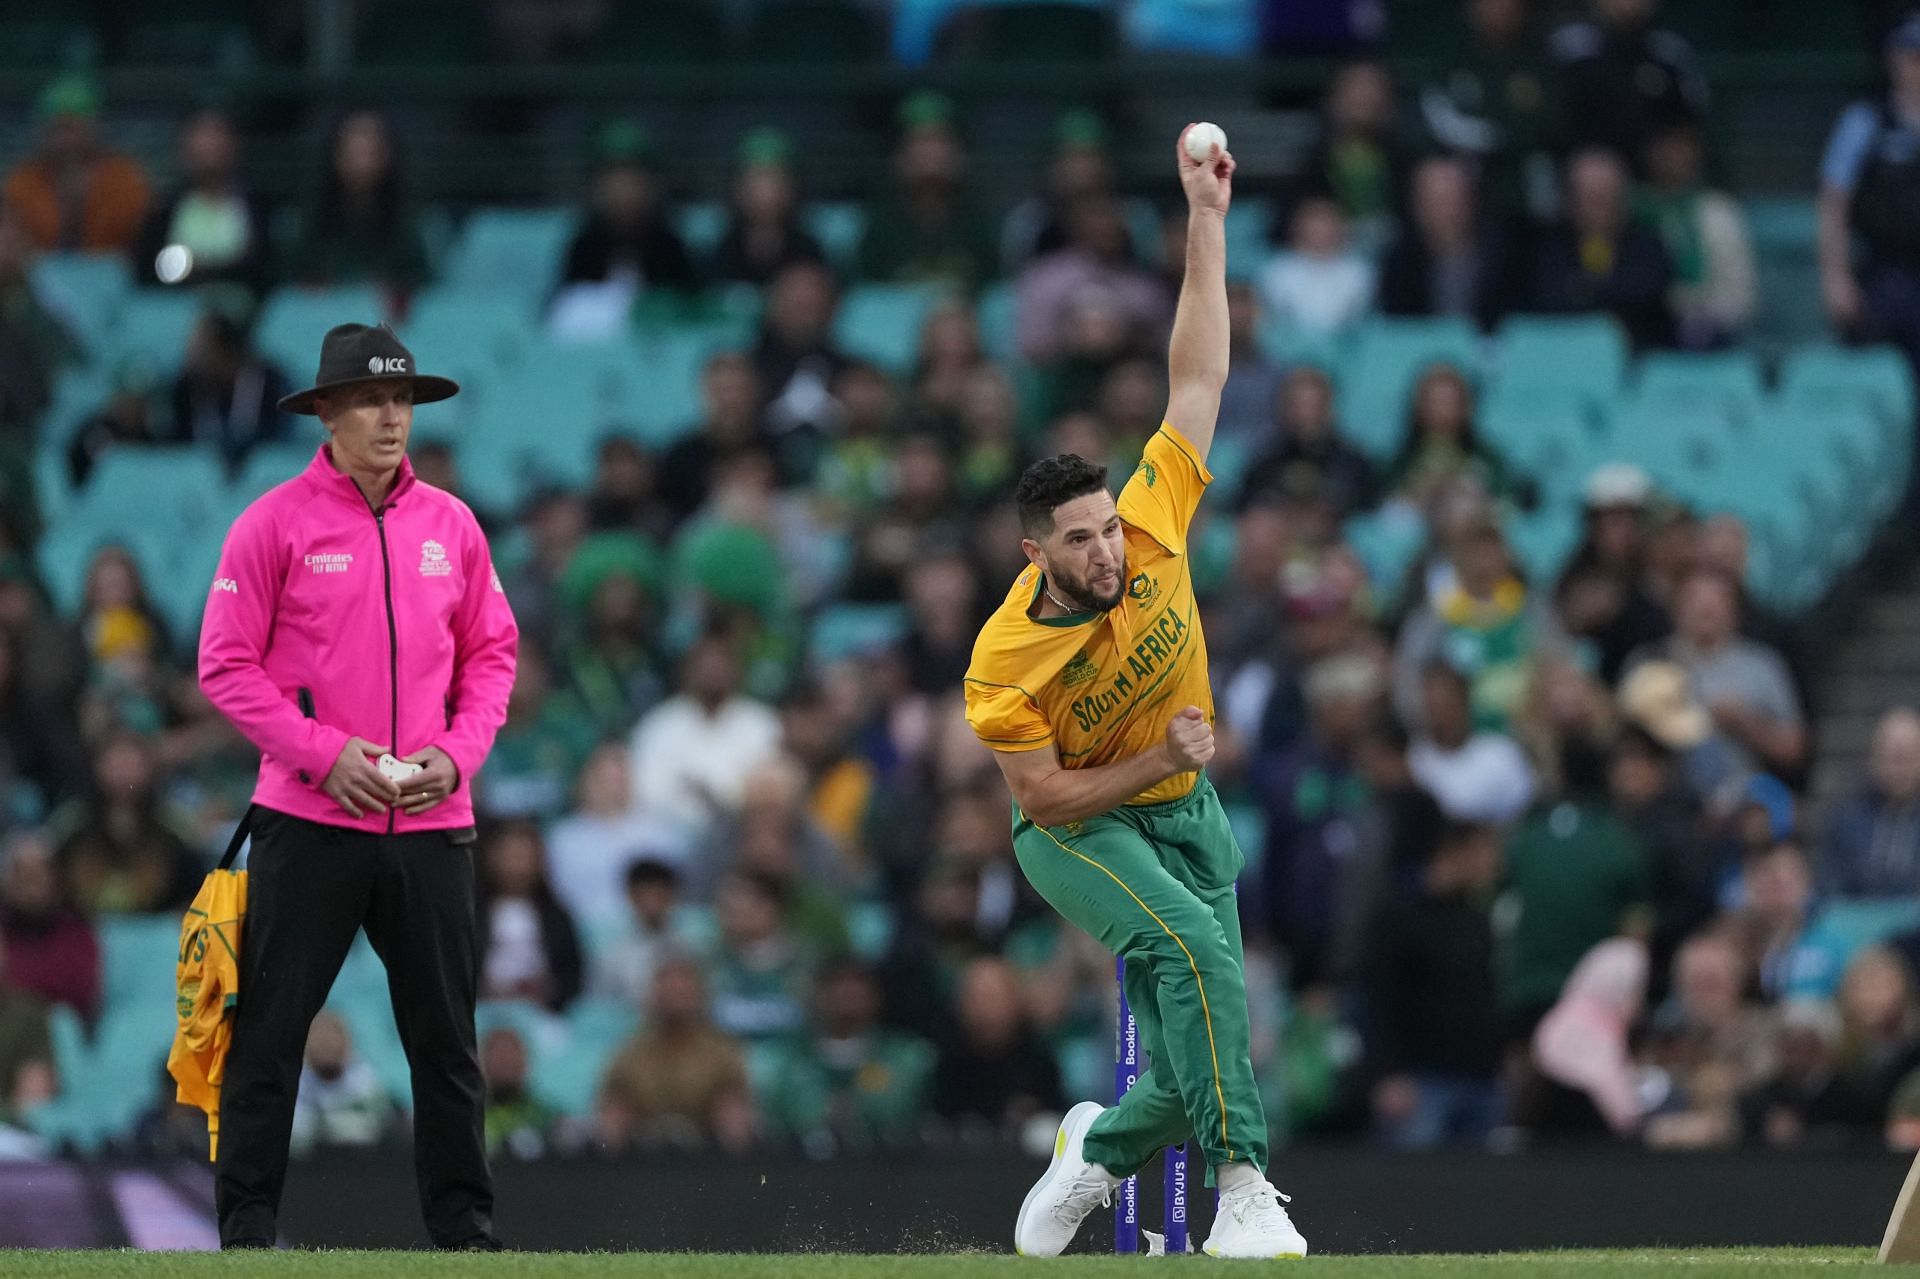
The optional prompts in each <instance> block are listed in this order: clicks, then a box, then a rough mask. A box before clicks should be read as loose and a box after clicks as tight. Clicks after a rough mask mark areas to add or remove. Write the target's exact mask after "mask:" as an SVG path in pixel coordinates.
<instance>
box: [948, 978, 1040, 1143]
mask: <svg viewBox="0 0 1920 1279" xmlns="http://www.w3.org/2000/svg"><path fill="white" fill-rule="evenodd" d="M952 1016H953V1027H952V1030H951V1032H950V1033H949V1034H948V1035H947V1036H946V1037H945V1039H944V1041H943V1042H942V1043H941V1045H940V1057H939V1061H938V1063H937V1064H936V1065H935V1066H934V1070H933V1092H932V1105H933V1113H934V1114H936V1115H939V1116H940V1117H941V1118H942V1119H945V1120H947V1121H948V1122H950V1123H955V1124H959V1125H962V1126H986V1127H989V1128H992V1129H995V1130H997V1131H999V1132H1003V1133H1017V1132H1019V1131H1021V1130H1022V1129H1023V1127H1024V1126H1025V1125H1026V1123H1027V1122H1028V1121H1029V1120H1031V1119H1033V1118H1035V1117H1036V1116H1039V1115H1046V1114H1058V1113H1060V1111H1061V1110H1062V1109H1064V1107H1065V1102H1064V1099H1063V1097H1062V1095H1061V1091H1060V1068H1059V1066H1058V1065H1056V1064H1055V1062H1054V1060H1053V1056H1052V1054H1050V1053H1048V1052H1047V1050H1046V1049H1045V1047H1043V1046H1042V1045H1041V1043H1040V1042H1039V1040H1038V1039H1037V1038H1035V1036H1034V1034H1033V1031H1032V1029H1031V1028H1030V1027H1029V1026H1028V1024H1027V1015H1026V1010H1025V1006H1024V1004H1023V1001H1022V999H1021V995H1020V981H1019V977H1018V976H1017V975H1016V974H1015V972H1014V970H1013V966H1012V965H1011V964H1009V963H1007V961H1006V960H1004V959H998V958H994V957H991V956H982V957H981V958H979V959H975V960H973V961H972V962H971V963H969V964H967V966H966V967H965V968H964V969H962V970H961V973H960V979H959V988H958V990H957V992H956V994H955V997H954V1004H953V1014H952Z"/></svg>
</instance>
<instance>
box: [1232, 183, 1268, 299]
mask: <svg viewBox="0 0 1920 1279" xmlns="http://www.w3.org/2000/svg"><path fill="white" fill-rule="evenodd" d="M1223 229H1224V231H1225V232H1226V239H1227V278H1228V279H1246V278H1249V277H1250V276H1251V275H1252V274H1253V273H1254V272H1255V271H1257V270H1259V268H1260V264H1261V263H1263V262H1265V261H1266V260H1267V257H1268V252H1269V246H1270V244H1271V239H1272V235H1273V204H1272V202H1271V201H1268V200H1263V199H1261V198H1260V197H1259V196H1246V197H1242V196H1240V195H1238V194H1236V195H1235V197H1234V201H1233V203H1232V204H1231V205H1229V206H1228V207H1227V222H1226V226H1225V227H1224V228H1223Z"/></svg>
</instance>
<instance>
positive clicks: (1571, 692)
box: [1508, 645, 1618, 794]
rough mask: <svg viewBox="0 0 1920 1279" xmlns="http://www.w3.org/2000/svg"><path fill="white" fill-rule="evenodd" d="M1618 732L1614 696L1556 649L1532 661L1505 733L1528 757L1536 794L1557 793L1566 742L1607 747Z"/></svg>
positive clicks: (1570, 656) (1572, 658)
mask: <svg viewBox="0 0 1920 1279" xmlns="http://www.w3.org/2000/svg"><path fill="white" fill-rule="evenodd" d="M1617 727H1618V723H1617V717H1616V716H1615V714H1614V706H1613V694H1612V692H1611V691H1610V690H1609V689H1608V688H1607V686H1606V685H1605V684H1603V683H1601V682H1600V681H1599V680H1597V679H1595V678H1594V677H1593V676H1591V675H1589V674H1588V673H1587V672H1586V669H1585V668H1584V666H1583V665H1582V664H1581V662H1580V661H1579V659H1578V658H1577V657H1575V656H1574V654H1573V653H1572V652H1570V651H1569V650H1567V649H1565V648H1563V647H1561V646H1559V645H1554V646H1552V647H1550V648H1545V649H1542V650H1541V651H1540V652H1538V653H1536V654H1535V655H1534V658H1533V660H1532V661H1531V662H1530V663H1529V664H1528V669H1527V675H1526V687H1525V689H1524V690H1522V692H1521V695H1520V705H1519V707H1518V709H1516V710H1515V712H1514V714H1513V719H1512V723H1511V725H1510V727H1509V729H1508V731H1509V733H1510V734H1511V735H1512V737H1513V740H1514V741H1515V742H1517V743H1519V745H1520V749H1521V750H1522V751H1523V752H1524V753H1525V755H1526V759H1527V763H1528V765H1529V766H1530V767H1531V768H1532V770H1533V776H1534V781H1535V789H1536V791H1537V792H1538V793H1542V794H1557V793H1558V792H1559V790H1560V754H1561V747H1562V746H1563V745H1564V744H1565V743H1566V741H1567V740H1568V739H1569V738H1574V737H1581V738H1585V739H1586V740H1587V741H1589V742H1599V743H1606V742H1611V741H1612V740H1613V735H1614V730H1615V729H1616V728H1617Z"/></svg>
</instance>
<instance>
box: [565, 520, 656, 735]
mask: <svg viewBox="0 0 1920 1279" xmlns="http://www.w3.org/2000/svg"><path fill="white" fill-rule="evenodd" d="M664 577H665V568H664V566H663V565H662V563H661V556H660V552H659V549H658V548H656V547H655V546H654V545H653V544H652V543H650V542H648V541H647V540H646V539H645V538H643V537H640V536H638V535H637V534H633V533H601V534H599V535H597V536H595V537H592V538H589V539H588V540H586V541H584V542H581V543H580V544H579V545H578V546H577V547H576V548H575V550H574V552H573V555H572V556H571V557H570V558H569V560H568V561H567V567H566V572H565V574H564V576H563V577H562V578H561V581H560V588H561V591H562V593H563V594H564V596H565V599H566V603H567V611H568V615H569V617H570V618H572V619H577V621H576V622H575V623H574V625H573V626H571V627H570V628H569V629H571V630H572V631H574V632H575V637H574V641H573V643H572V645H571V646H570V647H569V648H568V649H567V651H566V652H565V653H564V654H563V655H562V657H561V659H560V661H559V663H558V669H560V670H562V671H565V672H566V673H567V675H568V676H569V677H570V679H571V682H572V685H573V687H574V689H575V690H577V692H578V693H579V704H580V705H581V706H582V707H583V708H584V709H585V710H587V711H588V712H589V713H590V714H592V715H593V716H594V717H595V719H596V721H597V722H596V730H597V733H598V735H600V736H607V735H610V734H616V733H627V732H630V731H632V728H633V724H634V722H635V721H636V720H638V719H639V718H640V717H641V716H642V715H644V714H646V713H647V712H648V710H649V709H651V708H652V707H653V706H654V704H655V703H656V702H658V701H659V700H660V693H661V683H662V680H661V672H660V659H659V658H658V656H657V655H656V653H655V651H654V628H655V626H656V623H657V620H658V616H657V613H658V596H659V592H660V590H661V588H662V585H663V580H664Z"/></svg>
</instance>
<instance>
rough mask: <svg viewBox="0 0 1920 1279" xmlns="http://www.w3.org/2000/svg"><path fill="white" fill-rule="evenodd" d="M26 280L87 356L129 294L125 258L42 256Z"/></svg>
mask: <svg viewBox="0 0 1920 1279" xmlns="http://www.w3.org/2000/svg"><path fill="white" fill-rule="evenodd" d="M9 30H11V28H9ZM0 43H3V42H0ZM30 277H31V279H32V281H33V291H34V295H35V296H36V297H38V298H39V299H40V300H41V302H42V303H44V304H45V305H46V307H47V309H48V310H50V311H52V312H53V313H54V314H55V315H56V316H58V317H59V318H60V319H62V320H63V321H65V322H66V323H67V325H68V326H69V327H71V328H72V330H73V336H74V338H75V339H77V340H78V341H79V342H80V343H81V345H82V346H84V347H85V348H86V349H87V351H88V353H89V354H90V355H93V356H95V358H98V357H99V355H100V353H101V352H102V350H103V345H104V343H105V341H106V336H107V333H108V332H109V330H110V329H111V328H112V327H113V317H114V315H115V313H116V312H117V311H118V310H119V308H120V303H121V301H122V300H123V299H124V298H125V297H126V296H127V294H129V293H131V292H132V291H133V276H132V274H131V272H129V271H128V269H127V259H126V256H125V255H124V254H119V253H42V254H41V255H40V256H38V257H36V258H35V259H34V260H33V266H32V267H31V268H30Z"/></svg>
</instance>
